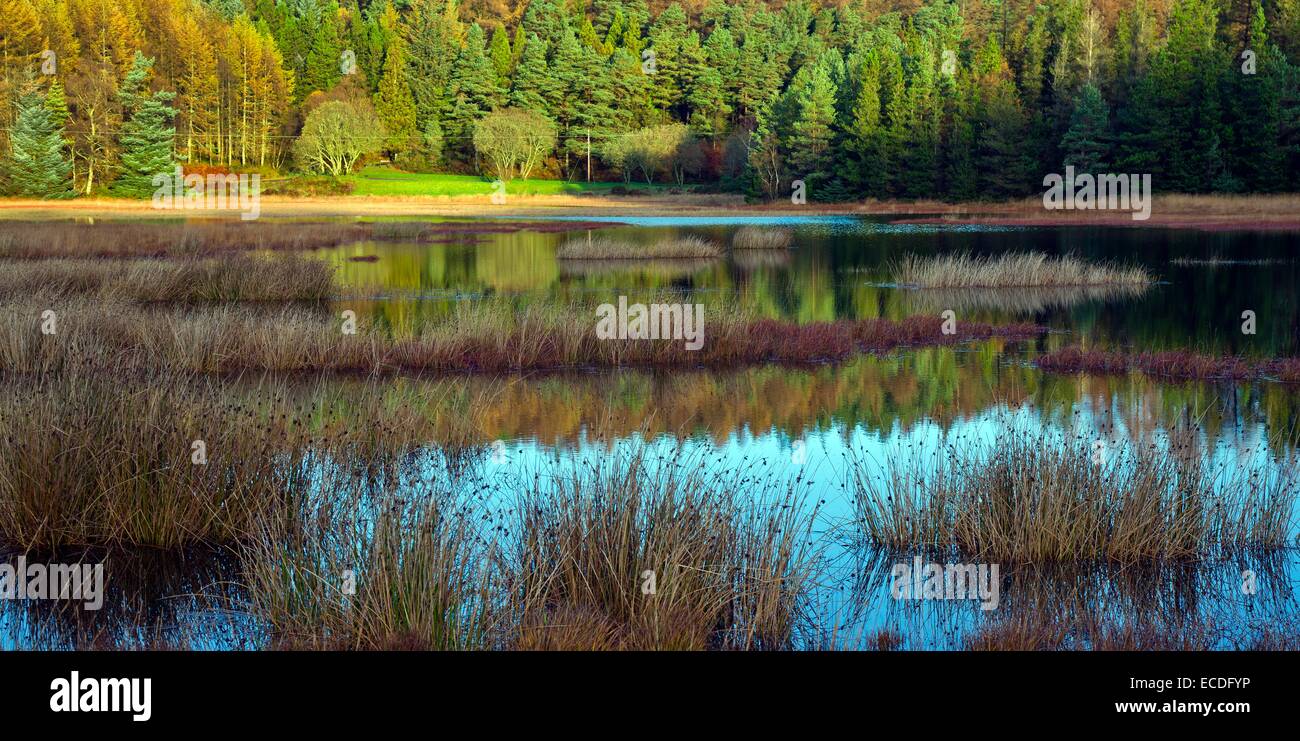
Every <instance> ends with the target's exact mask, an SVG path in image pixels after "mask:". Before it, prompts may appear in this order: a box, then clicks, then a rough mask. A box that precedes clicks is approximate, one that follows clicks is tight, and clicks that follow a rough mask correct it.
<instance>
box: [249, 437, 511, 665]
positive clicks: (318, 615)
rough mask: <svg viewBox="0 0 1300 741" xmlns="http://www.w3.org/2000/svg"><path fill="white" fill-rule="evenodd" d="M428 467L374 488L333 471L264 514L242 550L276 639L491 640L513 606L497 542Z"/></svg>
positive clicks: (394, 474)
mask: <svg viewBox="0 0 1300 741" xmlns="http://www.w3.org/2000/svg"><path fill="white" fill-rule="evenodd" d="M425 461H426V462H427V459H425ZM425 476H427V472H421V471H414V470H413V469H412V468H410V467H408V466H403V467H400V468H397V469H394V470H392V471H390V472H388V475H387V476H386V477H380V476H375V477H373V478H372V479H370V481H369V482H368V483H369V484H370V485H369V486H366V487H356V486H349V485H347V483H346V482H341V481H336V480H334V479H327V480H325V481H322V482H320V484H319V485H318V486H315V487H313V488H312V489H311V490H310V491H308V492H305V493H304V494H303V495H302V496H299V497H297V498H295V499H294V501H293V502H292V506H290V507H286V508H282V509H278V510H275V511H273V512H271V513H270V515H269V516H268V517H265V518H263V521H262V523H261V527H260V529H259V531H258V533H257V536H256V538H254V539H253V541H252V544H251V545H250V546H249V547H248V548H246V549H244V550H243V551H242V553H241V558H242V561H243V563H244V573H245V579H246V586H247V592H248V595H249V599H250V609H251V611H252V612H253V613H254V614H256V615H257V616H258V617H259V618H261V619H262V620H263V621H265V622H266V623H267V624H268V625H269V626H270V627H271V629H272V632H273V641H274V643H275V644H278V645H282V646H286V647H290V648H313V649H321V648H324V649H369V650H375V649H420V650H461V649H475V648H490V647H492V646H493V643H492V641H494V640H495V635H496V628H497V626H496V625H495V624H494V621H496V620H499V619H502V618H503V617H504V616H506V615H508V613H507V612H506V611H505V610H504V609H503V608H502V607H501V606H500V605H499V603H498V597H499V595H500V590H501V587H500V585H499V584H498V583H497V579H498V565H497V563H496V559H495V557H494V552H495V548H496V546H495V545H494V544H493V543H492V542H491V541H489V540H487V539H485V538H484V537H483V535H482V534H481V533H480V529H479V526H480V525H481V524H482V519H481V515H480V512H481V509H480V508H477V507H471V506H470V504H469V502H468V501H467V500H466V499H464V498H463V497H458V496H457V495H455V494H454V493H452V492H451V491H450V490H449V489H447V488H444V487H446V481H445V479H442V478H441V477H434V478H433V480H426V479H425ZM340 484H341V485H340Z"/></svg>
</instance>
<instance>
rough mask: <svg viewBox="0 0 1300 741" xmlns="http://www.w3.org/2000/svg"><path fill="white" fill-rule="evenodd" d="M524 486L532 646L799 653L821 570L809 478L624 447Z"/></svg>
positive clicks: (526, 637)
mask: <svg viewBox="0 0 1300 741" xmlns="http://www.w3.org/2000/svg"><path fill="white" fill-rule="evenodd" d="M537 481H538V482H540V483H538V484H537V485H535V486H532V487H528V488H526V489H525V490H524V492H523V495H522V496H521V498H520V503H519V513H520V514H519V520H518V524H517V526H516V528H517V530H518V532H519V533H520V538H519V542H518V545H517V547H516V551H515V553H514V556H513V558H512V560H511V563H512V568H513V570H514V573H515V574H516V581H515V583H514V585H513V595H512V597H511V601H512V602H513V603H516V604H517V605H519V609H520V610H521V611H522V615H523V617H522V619H521V621H520V628H519V631H518V634H517V637H516V639H515V645H516V647H519V648H561V649H573V648H623V649H686V650H701V649H707V648H717V649H756V648H767V649H776V648H789V647H791V646H792V645H793V642H794V640H795V638H796V635H797V633H798V631H799V628H800V625H801V624H802V621H803V619H804V616H803V614H802V604H803V599H804V596H805V592H806V590H807V589H808V588H809V587H810V586H811V583H812V580H813V578H814V576H815V574H816V573H817V570H818V568H819V566H818V563H819V561H818V559H819V553H818V551H817V550H816V548H815V547H814V546H812V545H810V541H811V538H810V535H811V530H810V529H811V527H812V524H813V520H814V519H815V516H816V507H809V506H807V502H806V500H805V491H804V489H802V488H801V487H799V486H797V485H790V486H789V487H786V488H782V487H781V486H780V485H767V486H765V485H763V484H755V483H752V482H751V483H748V484H746V482H745V480H743V479H742V478H741V477H740V476H739V475H738V474H734V473H730V472H725V471H721V470H718V469H717V467H716V465H710V464H709V463H708V462H707V461H703V460H695V459H693V458H691V457H689V456H687V457H684V458H683V457H680V456H676V455H669V456H666V457H664V458H659V459H652V458H651V457H650V456H648V455H647V454H646V451H644V450H638V451H632V452H628V451H622V452H615V453H614V454H613V455H612V456H611V457H609V458H606V459H603V460H600V461H598V462H593V463H590V464H585V463H584V464H575V465H574V466H572V467H571V468H569V469H566V470H563V471H560V472H559V473H558V474H556V475H553V476H550V477H545V478H540V479H537Z"/></svg>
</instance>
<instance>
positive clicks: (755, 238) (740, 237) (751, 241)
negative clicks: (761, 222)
mask: <svg viewBox="0 0 1300 741" xmlns="http://www.w3.org/2000/svg"><path fill="white" fill-rule="evenodd" d="M793 244H794V233H793V232H791V231H790V230H789V229H761V228H759V227H753V226H745V227H741V228H740V229H737V230H736V233H735V235H734V236H732V238H731V248H732V249H735V250H786V249H790V246H791V245H793Z"/></svg>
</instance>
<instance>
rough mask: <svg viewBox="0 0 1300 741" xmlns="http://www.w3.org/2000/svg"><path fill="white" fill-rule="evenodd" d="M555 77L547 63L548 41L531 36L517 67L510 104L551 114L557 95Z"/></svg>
mask: <svg viewBox="0 0 1300 741" xmlns="http://www.w3.org/2000/svg"><path fill="white" fill-rule="evenodd" d="M554 82H555V81H554V78H552V77H551V74H550V69H549V68H548V67H547V64H546V42H544V41H542V40H541V39H539V38H537V37H536V36H529V37H528V41H526V42H525V43H524V49H523V56H522V57H520V59H519V65H518V66H517V67H515V76H514V84H513V85H511V87H510V95H509V99H510V105H511V106H512V107H514V108H523V109H524V110H529V111H534V112H536V113H541V114H542V115H545V116H551V115H552V112H551V108H550V101H551V100H552V99H553V98H554V97H555V95H556V94H555V93H553V92H552V90H553V88H554V87H555V84H554Z"/></svg>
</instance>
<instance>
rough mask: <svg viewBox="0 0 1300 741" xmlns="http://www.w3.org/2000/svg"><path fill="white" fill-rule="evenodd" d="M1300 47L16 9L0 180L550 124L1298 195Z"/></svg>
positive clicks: (38, 182) (298, 12)
mask: <svg viewBox="0 0 1300 741" xmlns="http://www.w3.org/2000/svg"><path fill="white" fill-rule="evenodd" d="M1298 55H1300V0H1267V1H1265V0H1118V1H1117V0H1098V1H1097V2H1092V1H1091V0H1048V1H1047V2H1042V3H1039V4H1034V3H1029V2H1016V1H1008V2H997V1H996V0H968V1H965V2H946V1H942V0H939V1H932V2H916V1H915V0H893V1H892V2H890V1H886V0H865V1H862V2H838V3H825V4H818V3H815V2H808V0H790V1H788V2H757V1H756V0H748V1H747V2H725V1H724V0H708V1H707V2H701V1H700V0H691V1H690V2H686V3H679V2H672V3H665V2H653V3H647V2H646V1H645V0H574V1H568V0H523V1H522V2H516V1H515V0H466V1H465V2H463V3H459V4H458V3H457V2H455V0H341V2H340V1H339V0H242V1H241V0H208V1H202V0H0V66H2V67H0V121H2V122H3V125H2V126H0V128H2V129H3V136H0V181H2V184H3V186H4V188H5V189H6V190H7V191H8V192H11V193H19V194H22V193H25V194H36V195H44V196H58V195H68V194H71V193H73V192H77V193H96V192H121V193H127V192H130V191H132V190H138V189H139V186H138V185H137V183H139V182H143V181H144V180H145V178H146V176H147V174H148V171H149V169H150V168H155V167H156V168H158V169H159V171H166V170H167V169H168V168H169V167H170V166H171V163H170V162H168V161H165V160H168V159H172V160H174V161H175V162H179V163H182V164H184V165H186V166H187V167H195V168H199V167H217V168H227V169H230V170H237V171H241V172H242V171H264V172H267V173H277V172H304V171H313V170H314V171H324V172H327V173H333V174H339V173H342V172H346V171H348V170H350V169H352V168H354V167H356V166H357V165H358V164H360V163H363V162H366V161H376V160H381V159H384V160H387V161H390V162H392V163H394V164H395V165H396V166H398V167H401V168H404V169H408V170H413V171H430V170H432V171H448V172H463V173H482V174H486V175H489V176H490V177H496V174H497V173H499V172H501V171H503V167H504V165H503V164H502V163H503V162H506V161H507V160H509V157H506V159H504V160H503V159H502V157H503V155H502V154H501V146H502V145H501V143H500V142H501V141H502V140H501V133H500V132H501V131H503V130H505V126H506V124H507V123H510V122H515V121H529V120H544V122H545V125H544V126H541V127H540V130H542V131H543V132H544V134H545V135H543V136H540V137H538V140H537V142H535V143H540V144H541V145H544V146H545V149H546V150H547V151H546V152H545V153H544V154H543V155H542V156H540V157H533V156H531V155H530V158H529V160H528V162H529V165H528V167H527V171H528V172H530V173H531V174H532V175H533V176H536V175H538V174H541V175H544V176H548V177H559V178H567V179H573V180H581V179H586V178H588V177H591V178H595V179H607V180H612V179H626V180H629V181H630V180H632V179H634V178H635V179H638V180H647V181H651V182H654V181H656V180H660V181H664V182H676V183H678V184H688V183H697V184H705V185H706V186H707V187H710V188H721V189H732V190H742V191H746V192H749V193H751V194H755V195H767V196H771V197H777V196H780V195H782V194H783V193H788V192H789V188H790V184H791V183H792V182H793V181H795V180H801V181H803V183H804V184H805V185H806V187H807V190H808V194H809V196H810V197H811V198H813V199H814V200H843V199H857V198H864V197H877V198H943V199H950V200H969V199H976V198H1004V197H1017V196H1023V195H1027V194H1031V193H1034V192H1041V187H1042V182H1043V178H1044V176H1045V175H1047V174H1049V173H1057V172H1061V171H1063V168H1064V167H1065V166H1067V165H1070V166H1073V167H1074V168H1076V169H1080V170H1084V171H1095V172H1102V171H1110V172H1135V173H1136V172H1141V173H1150V174H1151V175H1152V181H1153V183H1154V186H1155V188H1156V189H1157V190H1161V191H1177V192H1267V191H1282V190H1295V189H1296V177H1295V174H1294V173H1295V172H1296V170H1297V166H1298V165H1300V66H1298V65H1297V61H1300V59H1298ZM313 114H315V115H313ZM494 114H495V115H494ZM532 116H535V117H537V118H536V119H533V118H529V117H532ZM327 124H328V125H327ZM347 124H351V125H354V126H357V127H360V128H362V129H364V130H363V131H359V132H351V133H349V134H348V136H349V137H350V138H348V139H347V141H348V142H349V144H350V145H353V147H352V148H350V149H348V150H347V152H346V155H345V156H343V157H342V158H341V159H340V158H336V157H328V156H326V153H325V150H324V149H322V146H321V142H322V141H324V139H323V138H322V136H323V133H324V132H327V131H338V132H339V134H338V135H339V136H343V131H344V129H343V128H342V127H345V125H347ZM331 126H332V127H333V128H331ZM304 130H305V131H306V134H307V137H308V140H304V141H300V137H302V135H303V133H304ZM552 131H553V132H554V138H553V139H552V137H551V134H550V132H552ZM669 136H671V145H669V144H668V142H667V141H666V140H665V137H669ZM167 141H170V142H171V147H170V153H168V151H167V146H166V142H167ZM476 141H477V142H478V144H479V146H476ZM552 141H553V142H554V143H553V144H552V143H551V142H552ZM491 142H495V147H496V149H495V150H494V151H493V153H492V154H489V153H488V152H487V151H486V149H485V147H489V146H493V145H492V144H490V143H491ZM358 147H359V149H358ZM665 147H666V148H665ZM657 149H663V150H664V151H656V150H657ZM534 162H535V164H534ZM509 169H510V170H511V171H515V170H516V169H517V168H516V164H515V162H514V161H513V160H510V168H509ZM115 184H116V186H115Z"/></svg>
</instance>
